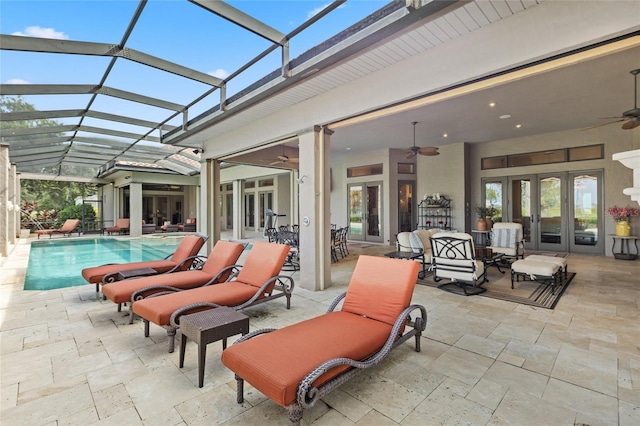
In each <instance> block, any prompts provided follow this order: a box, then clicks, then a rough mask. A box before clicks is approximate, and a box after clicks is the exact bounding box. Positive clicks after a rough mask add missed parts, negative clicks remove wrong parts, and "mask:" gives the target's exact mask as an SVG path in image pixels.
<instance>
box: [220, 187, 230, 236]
mask: <svg viewBox="0 0 640 426" xmlns="http://www.w3.org/2000/svg"><path fill="white" fill-rule="evenodd" d="M225 200H226V201H225V202H226V205H225V206H224V208H225V210H224V212H225V221H226V224H227V229H233V194H227V195H225ZM221 211H222V210H221Z"/></svg>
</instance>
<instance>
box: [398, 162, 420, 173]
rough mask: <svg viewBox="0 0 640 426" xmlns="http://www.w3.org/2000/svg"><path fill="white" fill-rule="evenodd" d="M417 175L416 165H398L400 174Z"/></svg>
mask: <svg viewBox="0 0 640 426" xmlns="http://www.w3.org/2000/svg"><path fill="white" fill-rule="evenodd" d="M415 173H416V165H415V164H414V163H398V174H404V175H413V174H415Z"/></svg>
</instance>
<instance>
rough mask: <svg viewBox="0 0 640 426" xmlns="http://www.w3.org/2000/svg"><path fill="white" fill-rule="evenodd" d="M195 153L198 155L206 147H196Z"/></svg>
mask: <svg viewBox="0 0 640 426" xmlns="http://www.w3.org/2000/svg"><path fill="white" fill-rule="evenodd" d="M193 153H194V154H196V155H197V154H200V153H204V148H196V149H194V150H193Z"/></svg>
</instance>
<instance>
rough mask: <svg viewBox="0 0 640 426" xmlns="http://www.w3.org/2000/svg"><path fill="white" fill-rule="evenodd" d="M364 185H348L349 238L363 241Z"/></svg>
mask: <svg viewBox="0 0 640 426" xmlns="http://www.w3.org/2000/svg"><path fill="white" fill-rule="evenodd" d="M363 207H364V185H362V184H353V185H349V238H351V239H353V240H364V232H363V228H362V226H363V222H364V213H363V212H364V208H363Z"/></svg>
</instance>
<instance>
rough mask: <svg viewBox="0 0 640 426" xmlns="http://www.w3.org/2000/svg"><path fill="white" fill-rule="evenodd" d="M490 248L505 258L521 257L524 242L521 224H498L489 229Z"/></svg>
mask: <svg viewBox="0 0 640 426" xmlns="http://www.w3.org/2000/svg"><path fill="white" fill-rule="evenodd" d="M490 248H491V249H492V250H493V251H494V252H497V253H503V254H505V255H507V256H516V257H518V256H523V255H524V242H523V233H522V224H521V223H514V222H498V223H496V224H494V225H493V228H492V229H491V246H490Z"/></svg>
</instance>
